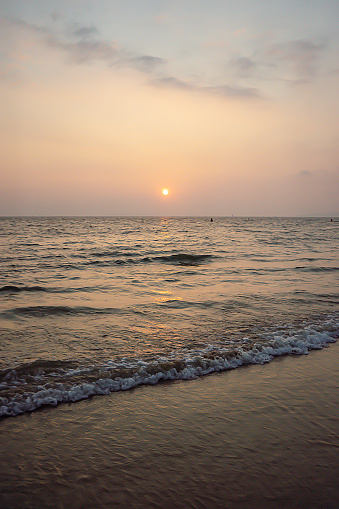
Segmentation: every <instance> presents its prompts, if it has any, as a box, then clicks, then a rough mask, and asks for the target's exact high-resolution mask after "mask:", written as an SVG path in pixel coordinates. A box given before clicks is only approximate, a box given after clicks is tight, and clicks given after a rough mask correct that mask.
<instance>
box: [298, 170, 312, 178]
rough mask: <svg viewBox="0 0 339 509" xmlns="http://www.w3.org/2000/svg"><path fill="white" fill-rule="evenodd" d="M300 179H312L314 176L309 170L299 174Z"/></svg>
mask: <svg viewBox="0 0 339 509" xmlns="http://www.w3.org/2000/svg"><path fill="white" fill-rule="evenodd" d="M298 175H299V176H300V177H310V176H311V175H312V172H311V171H309V170H302V171H300V172H299V173H298Z"/></svg>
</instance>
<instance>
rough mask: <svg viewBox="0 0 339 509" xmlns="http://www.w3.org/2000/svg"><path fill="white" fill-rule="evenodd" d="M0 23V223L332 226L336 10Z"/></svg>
mask: <svg viewBox="0 0 339 509" xmlns="http://www.w3.org/2000/svg"><path fill="white" fill-rule="evenodd" d="M0 18H1V19H0V91H1V93H0V105H1V116H0V139H1V140H2V141H1V147H0V149H1V174H0V215H2V216H16V215H28V216H31V215H38V216H40V215H43V216H49V215H52V216H53V215H57V216H60V215H61V216H73V215H76V216H88V215H98V216H101V215H104V216H111V215H114V216H120V215H121V216H145V215H155V216H231V215H234V216H338V215H339V200H338V196H339V158H338V152H339V149H338V147H339V122H338V120H339V99H338V97H339V93H338V91H339V83H338V82H339V30H338V26H339V2H338V0H284V1H278V0H238V1H235V0H223V1H222V0H207V1H202V0H67V1H66V0H57V1H56V0H0ZM163 189H168V194H167V195H164V194H163V193H162V190H163Z"/></svg>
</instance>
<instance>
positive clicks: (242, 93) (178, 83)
mask: <svg viewBox="0 0 339 509" xmlns="http://www.w3.org/2000/svg"><path fill="white" fill-rule="evenodd" d="M152 84H153V85H156V86H160V87H170V88H176V89H179V90H193V91H196V92H203V93H208V94H213V95H220V96H224V97H233V98H236V97H238V98H260V94H259V92H258V90H257V89H255V88H251V87H240V86H230V85H221V86H217V87H212V86H211V87H209V86H200V85H196V84H192V83H187V82H185V81H182V80H179V79H177V78H175V77H173V76H166V77H163V78H156V79H153V80H152Z"/></svg>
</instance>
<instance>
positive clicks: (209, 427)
mask: <svg viewBox="0 0 339 509" xmlns="http://www.w3.org/2000/svg"><path fill="white" fill-rule="evenodd" d="M338 358H339V344H338V343H334V344H331V346H330V347H329V348H325V349H323V350H321V351H312V352H310V353H309V354H308V355H307V356H305V355H302V356H286V357H279V358H275V359H274V360H273V361H271V362H270V363H269V364H265V365H258V364H254V365H253V364H252V365H246V366H242V367H241V368H237V369H235V370H231V371H225V372H219V373H213V374H211V375H209V376H204V377H201V378H198V379H196V380H189V381H184V380H177V381H173V382H169V383H161V384H157V385H154V386H151V387H150V386H140V387H137V388H135V389H130V390H129V391H124V392H116V393H111V394H109V395H106V396H102V397H95V398H92V399H86V400H82V401H79V402H77V403H73V404H69V405H68V404H62V405H60V406H58V407H55V408H50V407H44V408H42V409H40V410H38V411H35V412H33V413H31V414H22V415H19V416H17V417H15V418H8V419H4V420H3V421H2V422H0V433H1V436H2V440H1V444H2V445H1V447H0V449H1V460H0V467H1V470H0V472H1V473H0V479H1V481H0V488H1V489H0V491H1V495H0V505H1V507H3V508H13V509H15V508H22V509H23V508H26V507H27V508H28V507H30V508H33V509H35V508H37V509H38V508H39V509H40V508H51V509H54V508H60V507H61V508H62V507H65V508H67V507H70V504H71V505H72V507H74V508H79V509H80V508H81V507H82V508H84V507H86V508H93V509H94V508H99V507H100V508H107V509H108V508H111V507H114V508H121V509H122V508H124V507H131V508H135V509H137V508H141V507H147V508H153V507H154V508H163V509H167V508H170V507H171V508H172V507H176V508H184V507H185V508H186V507H192V508H201V509H202V508H213V509H214V508H225V507H227V508H230V509H233V508H237V509H238V508H240V509H241V508H244V509H246V508H248V509H250V508H251V509H252V508H253V509H256V508H261V507H265V508H266V507H267V508H270V507H272V508H274V509H275V508H281V509H282V508H286V507H289V508H298V509H299V508H300V509H301V508H302V509H303V508H305V509H306V508H308V509H310V508H314V509H315V508H320V507H321V508H323V507H324V508H326V509H332V508H333V509H334V508H335V507H337V506H338V504H339V486H338V483H337V472H338V467H339V459H338V454H337V450H338V447H339V437H338V431H337V423H338V418H339V413H338V395H337V389H338V386H339V374H338V370H337V361H338Z"/></svg>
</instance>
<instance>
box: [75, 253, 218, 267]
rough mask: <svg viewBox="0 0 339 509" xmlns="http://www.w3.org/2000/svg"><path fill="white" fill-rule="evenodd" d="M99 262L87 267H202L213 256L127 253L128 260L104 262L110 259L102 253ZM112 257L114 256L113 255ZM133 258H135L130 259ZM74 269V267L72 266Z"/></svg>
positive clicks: (96, 261) (90, 263) (91, 263)
mask: <svg viewBox="0 0 339 509" xmlns="http://www.w3.org/2000/svg"><path fill="white" fill-rule="evenodd" d="M93 256H94V255H93ZM95 256H98V257H99V258H100V259H99V260H90V261H88V262H87V265H97V266H99V267H108V266H110V265H112V264H113V265H136V264H143V263H165V264H171V265H185V266H195V265H200V264H201V263H205V262H206V261H208V260H209V259H210V258H212V255H209V254H189V253H176V254H171V255H160V256H144V257H142V258H140V257H139V258H137V256H138V255H136V254H133V253H125V254H124V256H126V258H116V259H108V260H107V259H106V260H102V258H103V257H108V256H109V254H108V253H100V254H96V255H95ZM110 256H113V254H112V253H111V254H110ZM128 256H129V257H131V256H133V258H128ZM72 268H74V266H72Z"/></svg>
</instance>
